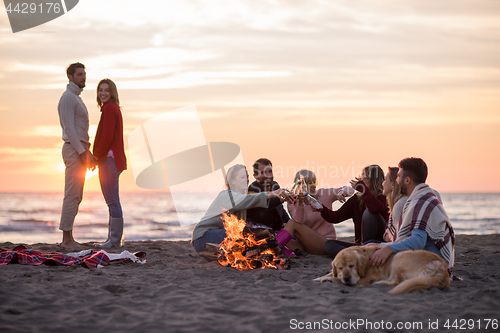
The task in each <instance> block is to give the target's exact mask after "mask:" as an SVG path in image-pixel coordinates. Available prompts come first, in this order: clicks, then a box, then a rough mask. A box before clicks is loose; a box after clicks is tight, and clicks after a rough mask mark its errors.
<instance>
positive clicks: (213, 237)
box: [193, 229, 226, 252]
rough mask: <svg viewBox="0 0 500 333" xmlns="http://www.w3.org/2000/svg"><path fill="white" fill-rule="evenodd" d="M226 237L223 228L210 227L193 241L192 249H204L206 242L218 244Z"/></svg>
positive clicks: (205, 248) (199, 250)
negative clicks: (210, 228)
mask: <svg viewBox="0 0 500 333" xmlns="http://www.w3.org/2000/svg"><path fill="white" fill-rule="evenodd" d="M224 238H226V230H225V229H212V230H208V231H207V232H205V234H204V235H203V236H202V237H200V238H198V239H195V240H194V241H193V246H194V250H195V251H196V252H201V251H206V250H207V243H214V244H220V243H222V241H223V240H224Z"/></svg>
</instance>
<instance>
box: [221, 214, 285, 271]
mask: <svg viewBox="0 0 500 333" xmlns="http://www.w3.org/2000/svg"><path fill="white" fill-rule="evenodd" d="M223 220H224V228H225V229H226V238H225V239H224V241H223V242H222V243H221V244H220V246H219V258H218V261H219V263H220V264H221V265H222V266H226V267H233V268H236V269H238V270H240V271H243V270H247V269H256V268H266V267H272V268H275V269H284V268H285V269H286V268H288V266H289V260H288V259H286V258H280V257H279V255H280V254H281V253H282V250H281V249H280V248H279V247H278V241H277V240H276V238H275V237H274V235H273V234H272V233H271V232H270V231H269V229H263V228H249V227H248V226H247V225H246V223H245V221H244V220H239V219H238V218H237V217H236V216H235V215H227V214H223Z"/></svg>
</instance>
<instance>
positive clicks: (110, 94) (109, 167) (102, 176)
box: [57, 63, 127, 249]
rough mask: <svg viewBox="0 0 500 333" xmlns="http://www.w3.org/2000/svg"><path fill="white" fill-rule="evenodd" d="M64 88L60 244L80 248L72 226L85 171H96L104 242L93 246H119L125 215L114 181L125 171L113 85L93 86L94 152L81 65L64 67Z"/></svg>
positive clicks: (105, 82) (107, 82)
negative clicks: (104, 212)
mask: <svg viewBox="0 0 500 333" xmlns="http://www.w3.org/2000/svg"><path fill="white" fill-rule="evenodd" d="M66 75H67V77H68V80H69V82H68V85H67V87H66V91H65V92H64V93H63V95H62V96H61V99H60V100H59V105H58V107H57V109H58V112H59V120H60V123H61V127H62V132H63V135H62V139H63V141H64V145H63V148H62V157H63V161H64V165H65V167H66V168H65V185H64V200H63V206H62V213H61V222H60V226H59V229H60V230H62V231H63V240H62V242H61V244H60V245H61V246H62V247H64V248H68V249H80V248H83V246H82V245H81V244H79V243H77V242H76V241H75V240H74V238H73V224H74V221H75V217H76V215H77V213H78V208H79V205H80V202H81V201H82V198H83V186H84V183H85V177H86V172H87V169H92V170H94V169H95V168H96V166H97V167H98V168H99V182H100V185H101V190H102V194H103V196H104V199H105V201H106V204H107V205H108V209H109V227H108V239H107V240H106V241H105V242H104V243H100V244H95V245H96V246H97V247H101V248H110V247H113V246H117V247H120V246H121V244H122V236H123V212H122V207H121V204H120V197H119V190H118V178H119V176H120V174H121V172H122V171H123V170H125V169H126V168H127V159H126V157H125V149H124V144H123V118H122V112H121V109H120V101H119V98H118V90H117V88H116V85H115V83H114V82H113V81H111V80H110V79H103V80H101V81H100V82H99V84H98V85H97V98H96V99H97V106H98V108H99V109H100V111H101V118H100V120H99V125H98V127H97V133H96V136H95V140H94V148H93V151H92V153H91V152H90V141H89V134H88V130H89V114H88V111H87V107H86V106H85V104H84V103H83V100H82V98H81V97H80V94H81V92H82V91H83V88H84V87H85V83H86V72H85V66H84V65H83V64H81V63H74V64H71V65H70V66H69V67H68V68H67V69H66Z"/></svg>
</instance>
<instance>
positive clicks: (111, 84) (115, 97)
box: [97, 79, 120, 109]
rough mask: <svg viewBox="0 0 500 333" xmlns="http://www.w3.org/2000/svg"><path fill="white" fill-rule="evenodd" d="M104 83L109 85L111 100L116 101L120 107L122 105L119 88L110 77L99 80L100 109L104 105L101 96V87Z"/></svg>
mask: <svg viewBox="0 0 500 333" xmlns="http://www.w3.org/2000/svg"><path fill="white" fill-rule="evenodd" d="M103 83H107V84H108V87H109V101H110V102H113V103H115V104H116V105H118V107H119V106H120V99H119V98H118V89H117V88H116V84H115V83H114V82H113V81H112V80H110V79H102V80H101V81H100V82H99V84H98V85H97V106H98V107H99V109H100V108H101V107H102V105H103V104H104V103H103V102H102V101H101V98H99V87H100V86H101V84H103Z"/></svg>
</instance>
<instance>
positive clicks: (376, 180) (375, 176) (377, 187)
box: [358, 164, 385, 210]
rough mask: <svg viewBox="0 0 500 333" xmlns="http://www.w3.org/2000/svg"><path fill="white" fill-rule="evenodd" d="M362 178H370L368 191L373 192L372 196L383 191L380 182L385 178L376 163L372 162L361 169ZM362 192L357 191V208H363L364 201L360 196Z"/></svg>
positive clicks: (378, 194)
mask: <svg viewBox="0 0 500 333" xmlns="http://www.w3.org/2000/svg"><path fill="white" fill-rule="evenodd" d="M363 178H368V179H370V191H371V192H372V193H373V195H374V196H376V197H378V196H380V195H381V194H382V192H384V188H383V186H382V183H383V182H384V180H385V177H384V170H382V168H381V167H380V166H378V165H377V164H372V165H369V166H367V167H365V168H364V169H363ZM362 195H363V193H358V199H359V209H360V210H363V208H364V205H365V202H364V201H363V198H362V197H361V196H362Z"/></svg>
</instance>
